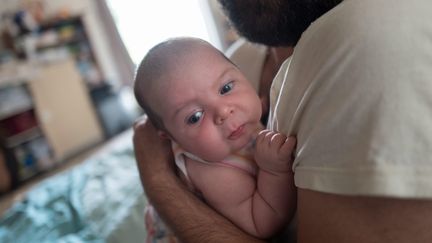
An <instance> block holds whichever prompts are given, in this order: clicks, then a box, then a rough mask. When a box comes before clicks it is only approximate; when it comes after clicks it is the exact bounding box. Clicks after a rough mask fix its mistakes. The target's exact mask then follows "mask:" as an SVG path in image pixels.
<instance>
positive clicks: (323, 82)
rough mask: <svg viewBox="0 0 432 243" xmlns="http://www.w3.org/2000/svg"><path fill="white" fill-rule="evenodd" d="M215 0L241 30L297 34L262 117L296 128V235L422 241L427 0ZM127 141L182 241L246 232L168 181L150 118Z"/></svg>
mask: <svg viewBox="0 0 432 243" xmlns="http://www.w3.org/2000/svg"><path fill="white" fill-rule="evenodd" d="M222 3H223V4H224V6H225V7H226V8H227V11H228V16H229V17H230V19H231V20H232V21H233V23H234V25H235V27H236V28H237V29H238V30H239V31H240V33H241V34H242V35H244V36H246V37H247V38H248V39H249V40H251V41H255V42H260V43H262V44H267V45H273V46H283V45H290V44H296V48H295V51H294V54H293V56H292V60H291V62H290V63H285V64H284V65H282V67H281V71H280V72H279V75H278V76H277V77H276V79H275V81H274V82H275V84H274V85H279V86H281V87H282V88H281V91H280V93H278V94H277V96H276V97H277V99H274V100H275V102H273V104H272V105H273V106H274V107H272V110H271V117H270V119H269V127H271V128H273V129H276V130H279V131H281V132H284V133H288V134H293V135H297V153H296V160H295V163H294V166H293V170H294V172H295V181H296V186H297V187H298V202H297V205H298V208H297V216H298V230H297V235H298V242H351V243H355V242H432V232H431V231H430V226H431V225H432V202H431V201H430V199H431V198H432V180H431V179H430V178H431V176H432V162H431V159H430V158H431V157H432V156H431V155H432V154H431V151H432V127H431V125H430V124H432V112H431V109H430V106H431V104H432V83H431V82H430V80H431V77H432V42H431V41H430V36H431V33H432V15H430V10H431V9H432V2H431V1H430V0H414V1H410V2H408V1H404V0H345V1H344V2H342V3H340V4H339V5H338V1H325V0H322V1H304V0H298V1H295V0H292V1H289V0H286V1H276V0H275V1H271V0H262V1H260V0H253V1H252V0H226V1H222ZM336 5H337V6H336ZM329 9H331V10H330V11H328V10H329ZM327 11H328V12H327ZM311 15H312V16H311ZM321 15H322V16H321ZM314 16H315V18H314ZM319 16H321V17H320V18H319V19H316V18H317V17H319ZM302 20H305V23H301V22H302ZM309 24H311V25H310V26H309ZM300 36H301V37H300ZM298 38H300V39H298ZM297 40H298V42H297ZM288 69H289V72H288ZM272 98H275V94H273V95H272ZM134 142H135V145H136V155H137V160H138V161H139V163H138V165H139V167H140V171H141V176H142V181H143V185H144V187H145V189H146V192H147V194H148V196H149V197H150V199H151V200H152V201H153V202H154V204H155V205H156V206H157V209H158V210H159V212H160V213H161V215H162V217H163V218H164V219H165V220H166V221H167V222H168V223H169V224H170V225H171V226H172V228H173V229H174V230H175V232H176V234H177V235H178V236H179V237H180V238H181V239H182V240H184V241H186V242H254V241H255V240H256V239H253V238H251V237H250V236H248V235H246V234H244V233H243V232H241V231H240V230H238V229H237V228H236V227H234V226H233V225H232V224H230V223H229V222H228V221H227V220H225V219H224V218H223V217H220V216H219V215H218V214H217V213H215V212H214V211H212V210H211V209H209V208H208V207H207V206H206V205H205V204H203V203H201V202H199V200H197V199H195V198H194V197H193V196H191V195H190V194H189V193H187V190H186V189H184V188H183V187H181V186H179V183H178V181H177V179H176V177H175V176H174V173H173V172H172V168H170V166H171V164H170V163H169V161H171V160H172V159H171V155H170V154H169V148H168V146H167V144H163V143H164V142H163V141H160V140H157V139H156V135H154V134H153V130H152V128H151V126H150V125H146V126H142V125H138V126H137V128H136V134H135V138H134ZM162 148H163V149H162ZM148 151H151V152H148ZM146 153H147V154H146Z"/></svg>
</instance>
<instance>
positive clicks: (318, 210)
mask: <svg viewBox="0 0 432 243" xmlns="http://www.w3.org/2000/svg"><path fill="white" fill-rule="evenodd" d="M297 216H298V240H297V242H299V243H321V242H340V243H344V242H347V243H374V242H392V243H404V242H432V231H431V230H430V229H431V226H432V200H419V199H397V198H383V197H381V198H379V197H360V196H341V195H335V194H328V193H320V192H316V191H311V190H306V189H298V204H297Z"/></svg>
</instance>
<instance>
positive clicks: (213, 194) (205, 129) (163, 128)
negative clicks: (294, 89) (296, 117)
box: [135, 37, 296, 238]
mask: <svg viewBox="0 0 432 243" xmlns="http://www.w3.org/2000/svg"><path fill="white" fill-rule="evenodd" d="M135 96H136V99H137V100H138V102H139V104H140V105H141V106H142V108H143V109H144V110H145V112H146V114H147V115H148V118H149V119H150V121H151V122H152V123H153V125H154V126H155V127H156V128H157V129H158V133H159V135H160V136H162V137H164V138H167V139H170V140H171V142H172V148H173V153H174V156H175V162H176V165H177V167H178V168H179V171H180V176H181V177H182V178H183V179H184V180H185V182H186V183H187V184H188V185H189V187H190V188H191V189H192V190H193V191H194V192H195V193H196V194H197V195H198V196H199V197H201V198H202V199H203V200H204V201H205V202H206V203H208V204H209V205H210V206H211V207H213V208H214V209H215V210H217V211H218V212H219V213H221V214H222V215H224V216H225V217H227V218H228V219H230V220H231V221H232V222H233V223H235V224H236V225H237V226H238V227H240V228H242V229H243V230H244V231H246V232H248V233H250V234H252V235H254V236H256V237H260V238H267V237H269V236H271V235H273V234H275V233H276V232H278V231H279V230H281V228H282V227H283V226H285V225H286V224H287V222H288V221H289V220H290V219H291V217H292V216H293V214H294V210H295V204H296V189H295V187H294V182H293V172H292V170H291V163H292V152H293V150H294V147H295V139H294V138H291V137H289V138H287V137H286V136H285V135H283V134H280V133H276V132H272V131H267V130H263V131H261V132H260V130H262V127H261V125H260V117H261V102H260V99H259V97H258V95H257V93H256V91H255V90H254V88H253V87H252V86H251V84H250V83H249V81H248V80H247V79H246V78H245V77H244V75H243V74H242V73H241V72H240V71H239V69H238V68H237V67H236V66H235V65H234V64H233V63H232V62H231V61H230V60H229V59H227V58H226V57H225V56H224V55H223V54H222V53H221V52H220V51H218V50H217V49H216V48H214V47H213V46H212V45H210V44H209V43H207V42H205V41H203V40H201V39H196V38H186V37H185V38H175V39H170V40H167V41H165V42H162V43H160V44H158V45H156V46H155V47H153V48H152V49H151V50H150V51H149V52H148V54H147V55H146V56H145V58H144V59H143V61H142V62H141V64H140V66H139V68H138V71H137V74H136V80H135Z"/></svg>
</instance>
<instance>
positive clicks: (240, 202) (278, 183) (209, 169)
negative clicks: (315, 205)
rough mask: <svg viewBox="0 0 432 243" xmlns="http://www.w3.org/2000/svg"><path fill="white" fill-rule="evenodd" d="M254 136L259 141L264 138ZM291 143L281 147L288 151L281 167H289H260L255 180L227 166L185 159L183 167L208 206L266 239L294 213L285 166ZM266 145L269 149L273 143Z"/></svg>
mask: <svg viewBox="0 0 432 243" xmlns="http://www.w3.org/2000/svg"><path fill="white" fill-rule="evenodd" d="M258 139H259V141H258V143H260V144H261V143H262V142H264V141H265V139H264V138H262V139H261V138H260V137H258ZM261 140H263V141H262V142H261ZM294 145H295V141H294V140H289V141H288V143H287V144H286V145H285V146H284V147H283V148H284V149H283V150H282V151H284V152H286V153H288V154H289V156H287V157H288V158H289V160H287V161H286V162H285V163H286V164H288V165H286V166H285V167H284V168H289V169H287V170H286V172H273V169H274V168H273V169H272V170H271V171H272V172H268V171H264V170H261V169H260V171H259V172H258V175H257V176H258V181H257V180H256V178H254V177H253V176H251V175H249V174H248V173H245V172H243V171H241V170H238V169H233V168H229V167H223V166H209V165H206V164H203V163H200V162H196V161H193V160H187V162H186V167H187V170H188V174H189V176H190V179H191V180H192V183H193V184H194V185H195V187H196V188H198V189H199V190H200V191H201V193H202V195H203V197H204V198H205V200H206V202H207V203H208V204H209V205H210V206H212V207H213V208H215V209H216V210H217V211H219V212H220V213H221V214H223V215H224V216H225V217H227V218H228V219H230V220H231V221H232V222H233V223H235V224H236V225H237V226H238V227H240V228H242V229H243V230H244V231H246V232H248V233H250V234H252V235H254V236H257V237H260V238H267V237H269V236H271V235H273V234H274V233H276V232H277V231H278V230H280V229H281V227H283V226H284V225H286V224H287V223H288V221H289V220H290V219H291V217H292V215H293V213H294V209H295V202H296V197H295V187H294V185H293V175H292V172H291V170H290V166H289V164H291V151H292V150H293V148H294ZM259 146H260V147H261V145H259ZM267 147H268V148H273V147H274V146H273V143H272V146H267ZM279 147H280V146H279ZM263 150H264V151H262V152H259V153H258V154H260V156H261V155H264V156H265V154H264V153H263V152H265V151H268V149H263ZM287 150H289V151H287ZM260 151H261V150H260ZM258 154H257V155H258ZM268 158H272V156H269V157H268ZM263 162H265V161H263ZM278 163H279V162H276V163H275V162H274V161H271V162H269V164H273V165H274V164H278Z"/></svg>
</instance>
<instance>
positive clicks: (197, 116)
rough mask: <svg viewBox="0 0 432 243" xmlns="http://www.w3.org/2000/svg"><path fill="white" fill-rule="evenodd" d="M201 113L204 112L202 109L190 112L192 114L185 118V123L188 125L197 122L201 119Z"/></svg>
mask: <svg viewBox="0 0 432 243" xmlns="http://www.w3.org/2000/svg"><path fill="white" fill-rule="evenodd" d="M203 114H204V113H203V112H202V111H197V112H195V113H194V114H192V116H190V117H189V118H188V119H187V121H186V123H187V124H189V125H193V124H195V123H197V122H199V120H200V119H201V117H202V116H203Z"/></svg>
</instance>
